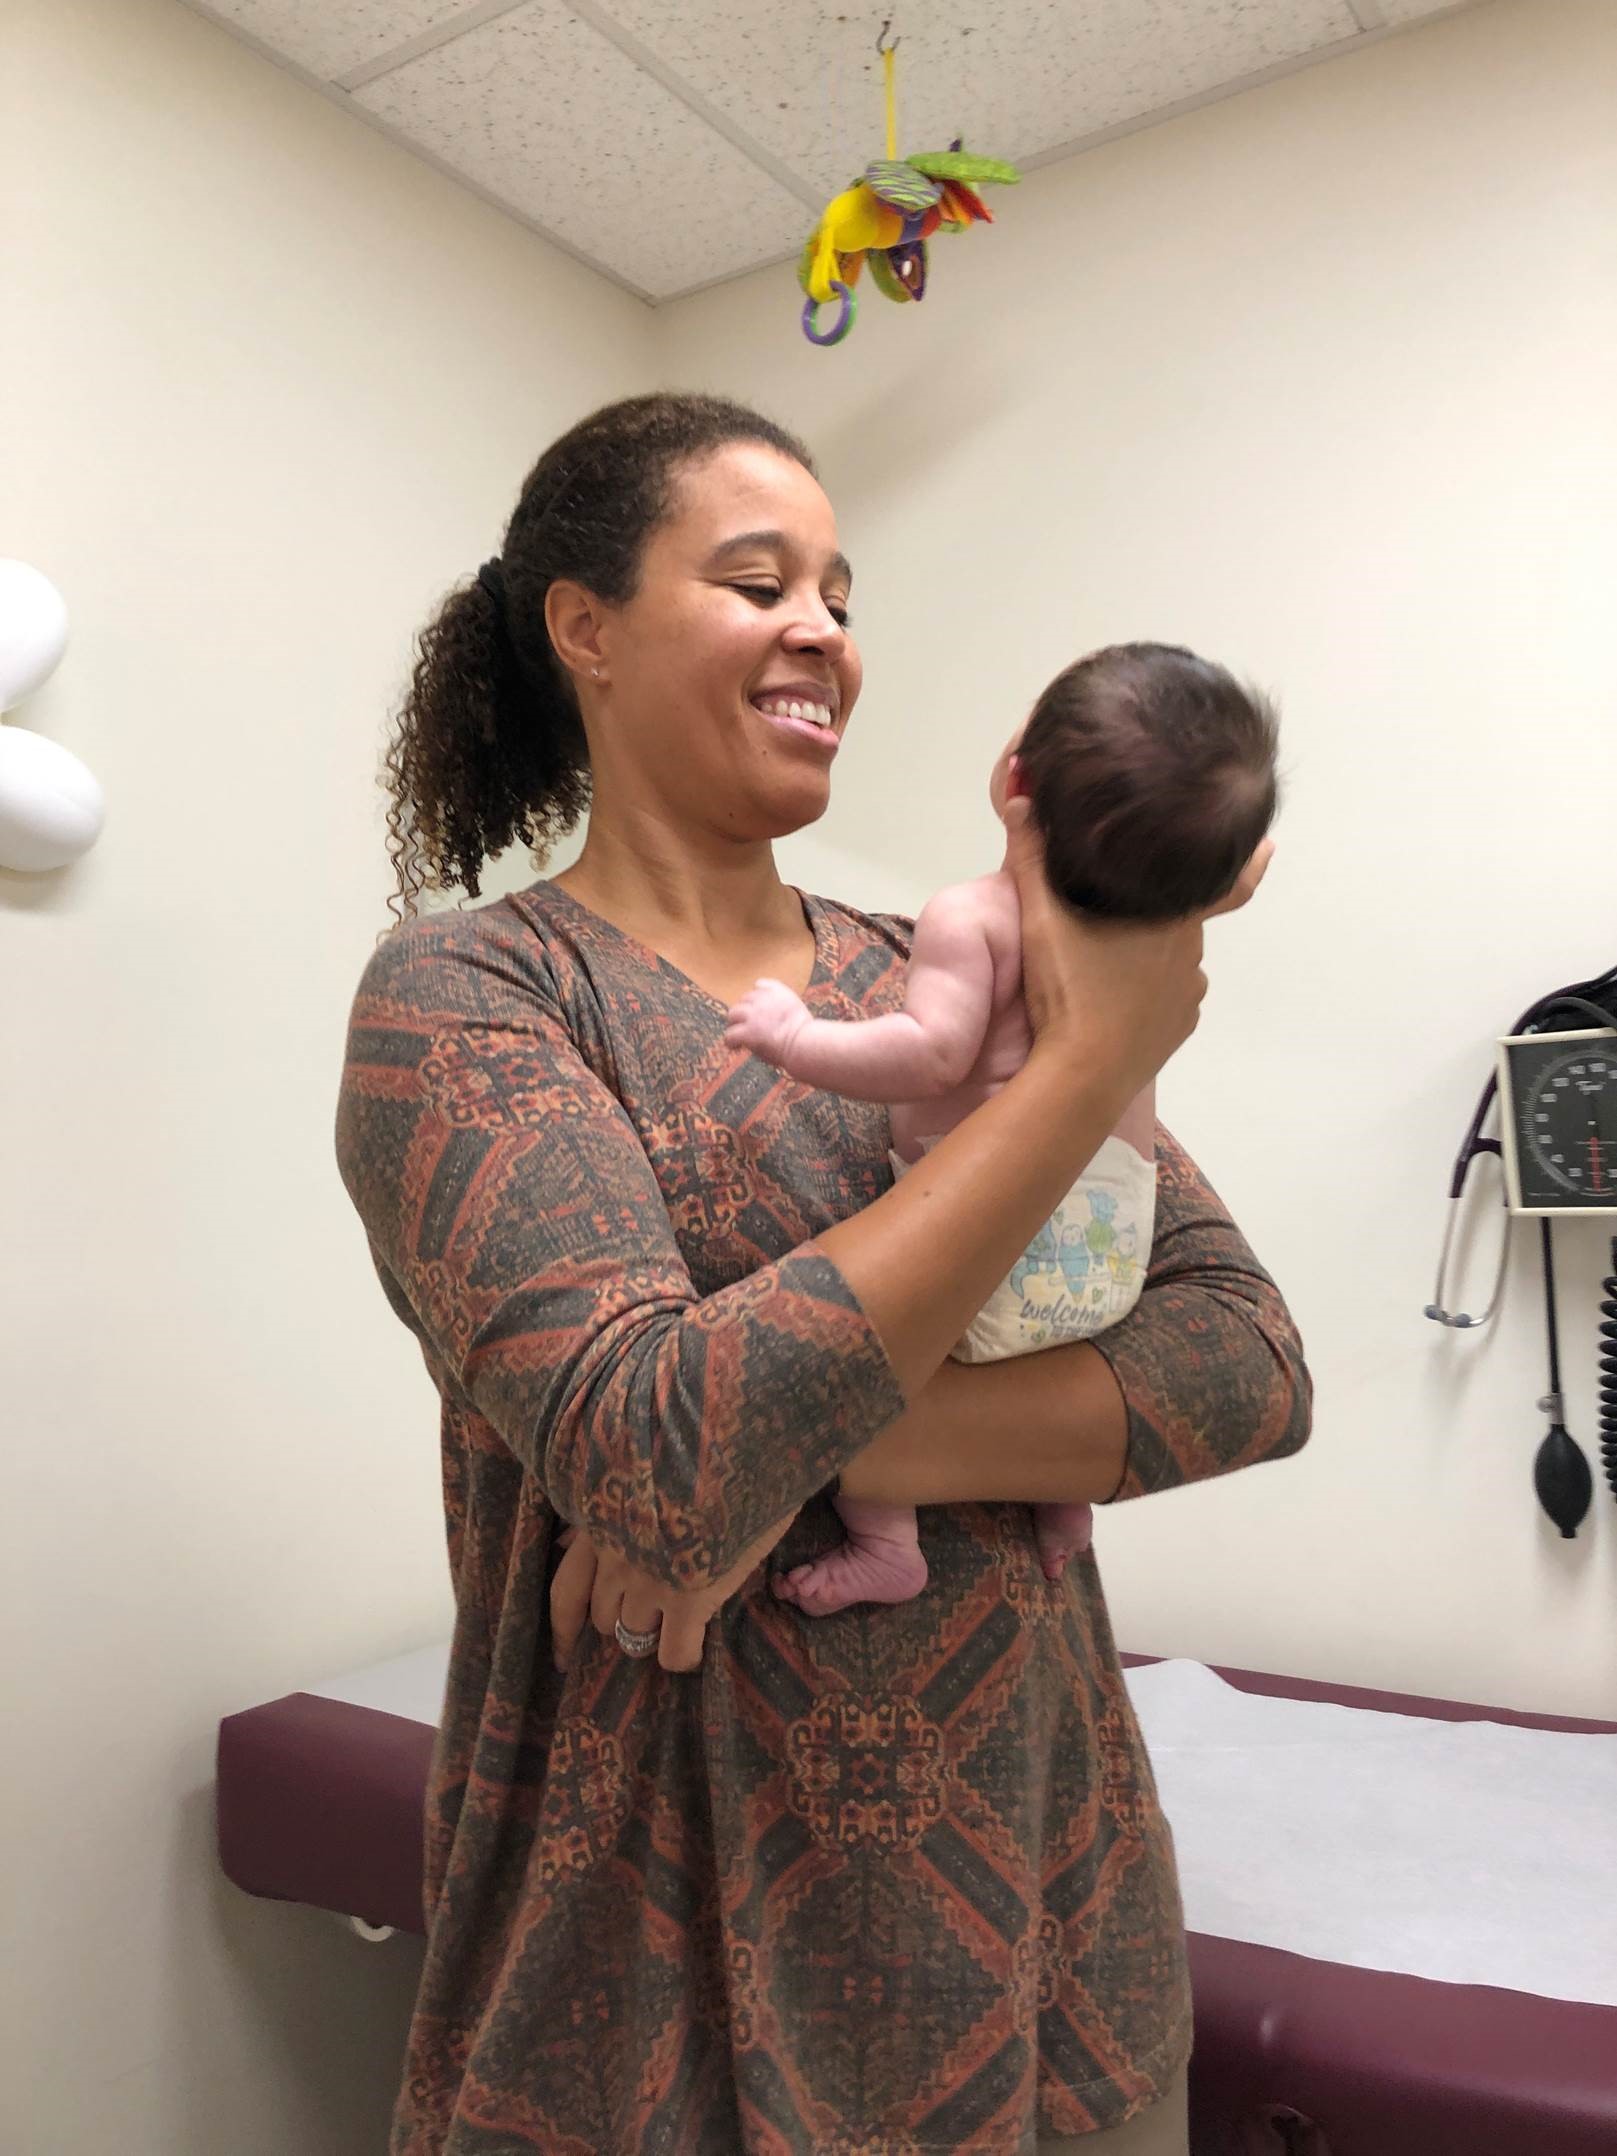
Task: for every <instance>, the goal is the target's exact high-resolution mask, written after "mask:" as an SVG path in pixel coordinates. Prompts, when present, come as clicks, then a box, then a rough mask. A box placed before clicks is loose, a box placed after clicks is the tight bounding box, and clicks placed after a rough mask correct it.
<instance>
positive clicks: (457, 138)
mask: <svg viewBox="0 0 1617 2156" xmlns="http://www.w3.org/2000/svg"><path fill="white" fill-rule="evenodd" d="M355 100H356V102H357V103H359V104H360V105H362V106H363V107H364V108H365V109H366V110H367V111H368V112H372V113H374V114H375V115H376V116H377V118H378V119H381V120H385V121H386V122H387V123H388V124H389V125H390V126H392V127H395V128H397V129H399V130H400V131H402V132H403V133H404V134H406V135H408V136H409V137H410V138H411V139H412V140H414V141H415V142H418V143H419V144H420V145H421V147H422V148H423V149H425V150H428V151H430V152H432V154H433V155H434V156H437V157H440V158H442V159H443V160H444V161H445V162H446V163H447V164H449V165H452V166H453V167H454V168H455V169H456V170H457V171H460V172H463V173H464V174H465V175H466V176H467V178H468V179H471V180H475V181H476V182H477V183H478V185H480V186H482V187H485V188H487V189H489V190H490V191H491V192H493V193H495V194H497V195H499V196H500V197H502V198H503V199H504V200H505V201H506V202H508V203H509V204H510V205H511V206H512V207H513V208H514V209H516V210H518V211H520V212H521V213H523V214H524V215H526V216H529V217H532V218H534V219H535V220H536V221H537V222H539V223H540V224H542V225H544V226H545V227H547V228H548V229H549V230H550V231H552V232H554V233H555V234H556V235H557V236H558V237H559V238H560V239H562V240H565V241H566V242H567V244H568V245H569V246H573V247H576V248H578V249H579V250H580V251H581V252H584V253H587V254H589V255H591V256H593V257H594V258H595V259H596V260H597V261H598V262H601V263H603V264H605V265H606V266H607V267H608V268H609V269H611V270H613V271H614V272H615V273H616V274H617V275H618V276H620V277H622V278H624V279H626V280H627V281H628V282H629V283H630V284H632V285H634V286H635V287H637V288H638V289H639V290H640V291H642V292H644V293H647V294H649V295H650V296H652V297H653V298H667V297H670V296H671V295H673V294H674V293H676V292H682V291H688V290H690V289H691V288H692V287H693V286H696V285H700V284H706V283H710V282H711V281H713V280H714V279H715V278H719V277H725V276H729V275H731V274H732V273H733V272H735V271H737V270H742V269H746V268H749V267H751V266H752V265H753V264H754V263H757V262H760V261H765V260H768V259H770V258H771V257H774V256H779V255H781V254H783V253H789V252H790V251H792V250H793V249H794V248H796V247H798V246H800V245H801V244H802V242H803V240H804V239H806V238H807V236H808V232H809V229H810V227H811V226H812V225H813V222H814V213H813V211H812V210H810V209H806V208H805V207H804V205H803V204H802V203H801V202H800V201H798V200H797V199H796V197H795V196H793V195H791V194H789V193H788V192H787V191H786V189H785V188H783V187H781V186H780V185H779V184H778V183H777V182H776V181H774V180H772V179H771V178H770V177H769V176H768V174H767V173H764V172H761V171H760V170H759V169H758V167H757V166H756V165H754V164H753V163H752V162H751V161H750V160H749V159H748V158H746V157H745V156H744V155H743V154H742V153H741V152H740V151H739V150H737V149H735V148H733V147H732V145H731V144H730V143H729V142H727V141H726V140H725V139H724V137H723V136H722V135H719V134H717V133H716V132H715V131H714V130H713V129H712V128H711V127H709V126H708V125H707V124H706V123H705V122H704V121H703V120H701V119H699V118H698V117H697V115H696V114H695V113H694V112H692V111H691V109H690V107H689V106H688V105H685V104H683V103H682V102H681V101H680V100H679V99H678V98H677V97H674V96H673V95H672V94H671V93H670V92H669V91H667V90H665V89H664V88H663V87H662V85H661V84H660V83H659V82H657V81H656V80H655V79H654V78H653V77H652V76H651V75H649V74H647V73H646V72H645V71H644V70H643V69H641V68H639V67H637V66H636V65H635V64H634V62H633V61H632V60H630V59H627V58H626V57H625V56H624V54H623V53H621V52H620V51H619V50H618V49H617V47H616V46H615V45H612V44H610V43H608V42H607V40H606V39H604V38H602V37H600V36H599V35H597V33H596V32H595V31H594V30H592V29H590V28H589V26H588V25H587V24H586V23H584V22H582V21H580V19H579V18H578V17H577V16H576V15H574V14H572V13H571V12H570V10H569V9H568V8H566V7H565V6H563V5H561V4H560V0H530V4H529V5H528V6H526V7H522V8H519V9H518V10H517V11H516V12H515V13H514V14H509V15H504V16H501V17H500V18H499V19H498V20H497V21H494V22H490V23H487V24H485V25H484V26H483V27H481V28H479V29H473V30H470V31H468V32H467V33H466V34H465V35H464V36H463V37H458V38H456V39H455V40H454V41H453V42H452V43H451V44H448V45H444V46H441V47H439V48H438V49H437V50H435V51H433V52H429V53H426V54H423V56H422V57H421V58H420V59H418V60H412V61H410V62H409V63H408V64H407V65H405V66H403V67H400V68H397V69H395V70H394V71H393V72H392V73H391V74H387V75H383V76H381V77H379V78H378V79H377V80H376V81H375V82H372V83H368V84H366V85H365V87H364V88H362V89H360V90H358V91H356V92H355Z"/></svg>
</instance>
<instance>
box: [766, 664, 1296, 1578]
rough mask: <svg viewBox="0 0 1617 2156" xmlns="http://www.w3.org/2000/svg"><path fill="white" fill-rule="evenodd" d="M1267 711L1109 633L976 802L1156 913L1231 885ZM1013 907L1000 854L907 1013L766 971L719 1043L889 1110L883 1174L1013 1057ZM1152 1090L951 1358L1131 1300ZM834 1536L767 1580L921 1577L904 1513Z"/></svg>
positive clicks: (1124, 905)
mask: <svg viewBox="0 0 1617 2156" xmlns="http://www.w3.org/2000/svg"><path fill="white" fill-rule="evenodd" d="M1275 750H1276V722H1275V717H1274V713H1273V711H1272V709H1271V708H1270V706H1269V705H1268V704H1267V703H1266V702H1265V701H1264V699H1263V698H1261V697H1259V696H1257V695H1256V694H1254V693H1253V692H1251V691H1249V690H1247V689H1243V688H1242V687H1241V686H1240V684H1239V683H1237V682H1236V681H1235V680H1234V679H1232V677H1231V676H1230V675H1229V674H1227V673H1226V672H1225V671H1224V669H1223V668H1222V667H1221V666H1214V665H1211V664H1210V663H1209V662H1208V661H1207V660H1205V659H1199V658H1197V657H1196V656H1195V654H1194V653H1193V652H1189V651H1185V650H1182V649H1180V648H1179V647H1178V646H1177V645H1171V644H1117V645H1114V646H1112V647H1111V648H1110V649H1108V650H1105V651H1097V652H1095V653H1093V654H1092V655H1091V656H1090V657H1089V658H1087V659H1080V660H1079V661H1078V663H1077V665H1076V666H1070V667H1068V668H1067V670H1066V672H1065V673H1064V674H1061V675H1058V676H1057V678H1056V679H1055V680H1054V681H1053V682H1052V683H1051V684H1050V686H1049V687H1048V688H1047V689H1046V690H1045V692H1044V694H1043V695H1042V696H1041V697H1040V698H1039V701H1038V703H1037V704H1036V706H1035V707H1034V710H1033V715H1032V717H1031V718H1030V719H1029V720H1028V722H1027V724H1026V726H1025V727H1023V728H1022V729H1021V730H1020V731H1019V732H1018V733H1017V734H1016V735H1013V737H1012V738H1011V740H1010V741H1009V742H1008V743H1007V744H1006V746H1005V748H1004V749H1003V750H1002V751H1001V753H1000V757H999V760H998V762H997V763H996V764H995V766H994V769H993V774H992V776H991V778H990V780H989V799H990V800H991V801H992V802H993V805H994V811H995V813H996V815H999V816H1003V815H1004V813H1005V805H1006V802H1007V801H1008V800H1009V799H1010V798H1011V797H1012V795H1013V794H1019V793H1025V794H1027V795H1028V796H1030V798H1031V801H1032V813H1033V819H1034V822H1035V823H1036V825H1037V827H1038V829H1039V832H1040V834H1041V836H1042V838H1043V841H1044V849H1045V871H1046V874H1047V876H1048V878H1049V881H1050V885H1051V888H1052V889H1053V890H1054V891H1055V893H1056V894H1057V896H1058V897H1060V898H1062V899H1064V900H1065V901H1066V902H1067V903H1068V904H1069V905H1071V906H1076V907H1079V908H1081V909H1082V910H1083V911H1084V912H1086V913H1089V914H1093V915H1101V916H1105V917H1108V918H1110V919H1112V920H1118V921H1165V920H1172V919H1176V918H1178V917H1179V916H1181V915H1183V914H1189V913H1196V912H1200V911H1202V910H1204V909H1206V908H1208V907H1211V906H1213V905H1215V904H1217V902H1218V901H1219V900H1220V899H1222V898H1224V897H1225V896H1227V895H1228V893H1229V892H1230V890H1231V889H1232V888H1233V886H1234V884H1235V882H1236V879H1237V877H1238V876H1239V875H1240V873H1241V871H1242V869H1243V868H1245V866H1246V864H1247V862H1248V861H1249V859H1250V858H1251V856H1252V854H1253V852H1254V851H1255V849H1256V848H1257V846H1258V844H1259V843H1260V841H1261V840H1262V838H1263V836H1264V833H1265V832H1266V831H1267V829H1268V827H1269V824H1270V822H1271V820H1272V819H1273V816H1274V812H1275V807H1276V803H1277V799H1278V785H1277V780H1276V774H1275ZM1021 974H1022V944H1021V912H1020V908H1019V906H1018V903H1017V895H1016V883H1015V879H1014V878H1013V876H1012V874H1011V871H1010V869H1009V868H1008V867H1007V866H1004V865H1002V866H1001V867H1000V868H998V869H997V870H996V871H995V872H994V873H993V874H992V875H989V876H981V877H979V878H978V879H977V880H976V881H975V882H973V883H962V884H954V885H952V886H951V887H950V888H949V889H947V890H943V891H940V892H938V894H937V895H936V897H934V898H932V899H931V900H929V901H928V903H927V905H926V906H925V907H924V908H923V910H922V912H921V916H920V919H919V920H918V921H917V922H916V924H915V940H914V944H913V947H912V951H911V957H910V967H909V974H908V978H907V983H906V989H905V997H904V1009H903V1011H902V1012H895V1013H893V1014H892V1015H890V1016H888V1017H883V1018H871V1019H864V1020H856V1021H852V1022H841V1021H838V1020H832V1019H821V1018H811V1017H810V1016H809V1013H808V1011H807V1009H806V1008H805V1006H804V1004H803V1002H802V1000H801V998H800V997H798V996H797V995H795V994H794V993H793V991H792V990H791V989H789V988H787V987H785V986H784V985H783V983H781V982H779V981H768V980H765V981H759V982H758V984H757V986H756V987H754V988H753V989H752V990H751V991H750V992H749V993H748V994H747V995H745V996H743V997H742V999H741V1001H740V1002H739V1003H737V1004H736V1005H735V1006H734V1007H733V1008H732V1010H731V1012H730V1016H729V1023H728V1026H727V1028H726V1032H725V1039H726V1040H727V1041H728V1042H729V1043H730V1045H731V1046H732V1047H736V1048H745V1049H750V1050H751V1051H752V1053H753V1054H754V1055H757V1056H759V1057H761V1058H762V1059H763V1060H764V1061H765V1062H768V1063H772V1064H774V1065H775V1066H776V1067H777V1068H778V1069H780V1070H782V1071H784V1072H786V1073H787V1074H788V1076H790V1077H793V1078H796V1079H799V1080H800V1081H801V1082H802V1083H803V1084H805V1085H811V1086H817V1087H819V1088H821V1089H823V1090H824V1091H827V1092H832V1093H841V1094H845V1095H846V1096H848V1097H849V1098H851V1099H854V1100H869V1101H888V1102H891V1103H892V1161H893V1168H894V1171H895V1173H897V1174H900V1175H901V1174H903V1172H904V1170H905V1169H906V1168H907V1167H909V1166H911V1165H912V1164H913V1163H914V1162H915V1161H917V1160H919V1159H920V1158H921V1156H922V1155H923V1154H924V1153H925V1152H926V1151H927V1149H928V1148H929V1147H930V1146H932V1145H935V1144H936V1143H937V1141H938V1139H939V1138H941V1137H942V1136H943V1135H944V1133H945V1132H946V1131H950V1130H952V1129H953V1128H954V1126H955V1125H956V1123H958V1122H959V1121H960V1120H961V1118H962V1117H963V1116H966V1115H968V1114H969V1113H970V1112H971V1110H972V1109H973V1108H975V1107H976V1106H977V1105H978V1104H979V1102H981V1101H983V1100H985V1099H986V1098H987V1097H988V1096H989V1095H990V1094H991V1093H993V1092H995V1091H997V1089H998V1088H999V1087H1000V1086H1002V1085H1004V1084H1005V1082H1006V1081H1007V1079H1009V1078H1010V1077H1012V1076H1013V1075H1014V1074H1015V1072H1016V1071H1017V1070H1019V1069H1020V1068H1021V1065H1022V1064H1023V1062H1024V1061H1025V1060H1026V1057H1027V1054H1028V1051H1029V1049H1030V1047H1031V1046H1032V1031H1031V1028H1030V1026H1029V1023H1028V1017H1027V1012H1026V1008H1025V1006H1024V1004H1023V1000H1022V989H1021ZM1155 1133H1156V1106H1155V1089H1154V1088H1148V1089H1147V1090H1146V1091H1145V1092H1144V1093H1142V1094H1141V1095H1140V1096H1139V1098H1138V1099H1136V1100H1135V1101H1133V1102H1132V1103H1131V1104H1130V1106H1129V1108H1128V1109H1127V1111H1126V1112H1125V1114H1124V1116H1123V1118H1122V1120H1121V1121H1120V1122H1119V1124H1118V1126H1117V1128H1116V1129H1115V1130H1114V1131H1113V1132H1112V1134H1111V1136H1110V1137H1108V1138H1107V1140H1106V1142H1105V1144H1104V1145H1103V1146H1102V1147H1101V1149H1100V1151H1099V1153H1097V1154H1096V1156H1095V1158H1094V1159H1093V1160H1092V1161H1091V1162H1090V1164H1089V1166H1088V1167H1087V1168H1086V1169H1085V1171H1084V1173H1083V1175H1082V1177H1081V1178H1080V1180H1079V1181H1078V1182H1077V1183H1076V1184H1075V1185H1074V1187H1073V1189H1072V1191H1071V1192H1070V1193H1069V1194H1068V1196H1067V1197H1066V1199H1065V1200H1064V1201H1063V1202H1062V1204H1061V1206H1060V1207H1059V1208H1058V1210H1057V1211H1056V1213H1055V1214H1054V1216H1053V1217H1052V1218H1051V1219H1050V1220H1048V1221H1047V1222H1046V1223H1045V1225H1044V1226H1043V1227H1042V1228H1041V1229H1040V1230H1039V1232H1038V1234H1037V1235H1036V1236H1035V1237H1034V1239H1033V1241H1032V1243H1031V1244H1030V1245H1029V1246H1028V1248H1027V1249H1026V1250H1025V1251H1024V1252H1023V1254H1022V1256H1021V1257H1020V1258H1018V1259H1017V1261H1016V1264H1015V1266H1014V1267H1013V1269H1012V1271H1011V1273H1010V1275H1009V1277H1008V1278H1007V1279H1006V1280H1005V1281H1004V1282H1003V1283H1002V1285H1001V1286H1000V1287H999V1288H998V1289H997V1290H996V1291H995V1293H994V1295H993V1296H992V1297H991V1298H990V1300H989V1301H988V1303H987V1304H986V1305H985V1306H984V1308H983V1309H982V1311H981V1312H980V1313H979V1314H978V1316H977V1317H976V1318H975V1319H974V1320H973V1322H972V1324H971V1326H970V1328H969V1330H968V1331H967V1333H966V1336H965V1338H964V1339H963V1340H961V1341H960V1342H959V1343H958V1344H957V1345H956V1347H955V1348H954V1350H953V1351H952V1352H953V1357H954V1359H955V1360H956V1361H959V1362H994V1361H999V1360H1002V1359H1003V1358H1005V1357H1007V1356H1011V1355H1025V1354H1028V1353H1031V1352H1032V1351H1034V1350H1036V1349H1039V1348H1045V1347H1053V1346H1057V1345H1059V1344H1061V1343H1063V1342H1067V1341H1073V1340H1085V1339H1089V1338H1091V1337H1092V1336H1093V1335H1094V1334H1095V1333H1097V1332H1100V1331H1103V1330H1104V1329H1105V1328H1106V1327H1108V1326H1111V1325H1115V1324H1116V1323H1117V1322H1118V1321H1119V1319H1121V1318H1123V1317H1126V1316H1127V1314H1128V1313H1129V1311H1130V1310H1132V1309H1133V1307H1134V1304H1135V1302H1136V1301H1137V1300H1138V1298H1139V1294H1140V1289H1141V1286H1142V1284H1143V1282H1144V1278H1145V1268H1146V1263H1147V1260H1148V1258H1149V1256H1150V1250H1151V1228H1152V1220H1153V1215H1154V1211H1155V1203H1156V1163H1155V1158H1154V1155H1155V1149H1156V1138H1155ZM836 1504H837V1510H838V1512H839V1513H840V1515H841V1517H842V1522H843V1525H844V1526H845V1527H846V1528H847V1530H848V1539H847V1541H846V1542H845V1543H844V1544H843V1545H842V1546H841V1548H839V1549H836V1550H833V1551H831V1552H830V1553H829V1554H828V1555H826V1556H824V1557H822V1558H819V1559H818V1560H816V1561H815V1562H814V1563H813V1564H810V1565H803V1566H799V1568H798V1569H797V1571H796V1572H794V1573H792V1574H790V1575H789V1576H787V1577H785V1578H781V1579H777V1581H776V1583H775V1584H776V1591H777V1592H778V1593H779V1594H781V1595H782V1596H783V1597H784V1598H785V1599H786V1600H788V1601H792V1602H795V1603H797V1605H798V1606H799V1607H800V1608H802V1609H803V1610H805V1611H807V1612H808V1613H809V1614H810V1615H812V1616H824V1615H827V1614H829V1613H830V1612H831V1611H833V1610H839V1609H845V1608H847V1607H848V1606H849V1605H850V1604H851V1603H855V1602H902V1601H905V1600H907V1599H908V1598H909V1597H910V1596H912V1595H914V1594H917V1593H919V1592H920V1590H921V1588H922V1587H924V1586H925V1584H926V1559H925V1558H924V1557H923V1556H922V1554H921V1548H920V1540H919V1534H918V1531H917V1525H916V1517H915V1512H914V1509H913V1508H912V1507H909V1506H902V1505H881V1504H867V1503H862V1502H858V1501H855V1500H851V1499H848V1498H843V1497H839V1498H838V1499H837V1500H836ZM1089 1528H1090V1512H1089V1507H1088V1506H1087V1505H1039V1506H1036V1507H1035V1508H1034V1533H1035V1539H1036V1542H1037V1545H1038V1551H1039V1559H1040V1563H1041V1565H1042V1567H1043V1570H1044V1574H1045V1577H1046V1578H1047V1579H1052V1580H1053V1579H1057V1578H1059V1577H1060V1575H1061V1571H1062V1568H1063V1567H1064V1566H1065V1564H1066V1562H1067V1560H1068V1558H1069V1557H1071V1556H1072V1555H1073V1554H1074V1553H1075V1552H1076V1551H1079V1550H1083V1549H1086V1548H1087V1547H1088V1544H1089Z"/></svg>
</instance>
